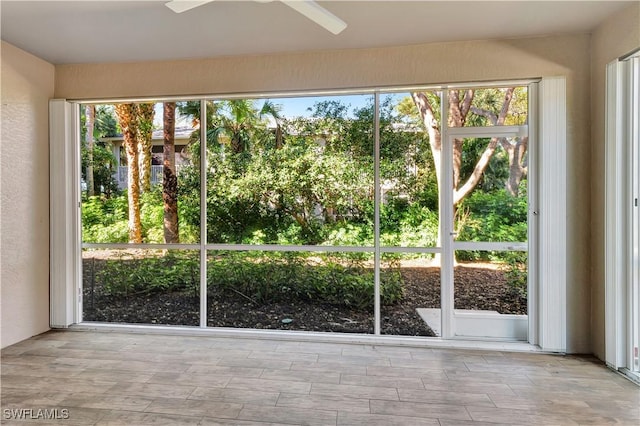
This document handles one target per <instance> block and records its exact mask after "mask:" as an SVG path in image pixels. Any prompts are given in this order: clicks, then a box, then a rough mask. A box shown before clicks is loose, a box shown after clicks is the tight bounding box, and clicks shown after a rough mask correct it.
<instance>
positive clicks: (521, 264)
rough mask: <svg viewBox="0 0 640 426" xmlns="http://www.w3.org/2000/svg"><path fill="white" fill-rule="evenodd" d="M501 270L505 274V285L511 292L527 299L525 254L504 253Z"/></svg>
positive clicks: (518, 252)
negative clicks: (507, 285)
mask: <svg viewBox="0 0 640 426" xmlns="http://www.w3.org/2000/svg"><path fill="white" fill-rule="evenodd" d="M503 270H505V272H506V277H507V284H509V287H511V290H512V291H514V292H515V293H517V294H519V295H520V296H522V297H527V284H528V281H527V253H526V252H521V251H512V252H508V253H506V255H505V264H504V265H503Z"/></svg>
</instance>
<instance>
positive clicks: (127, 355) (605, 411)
mask: <svg viewBox="0 0 640 426" xmlns="http://www.w3.org/2000/svg"><path fill="white" fill-rule="evenodd" d="M1 386H2V404H1V405H2V413H1V414H2V422H3V423H6V424H14V423H15V424H18V423H19V424H23V422H19V421H16V420H7V417H11V416H12V415H15V413H17V412H22V413H23V415H28V416H29V417H37V416H38V413H39V412H38V410H45V409H48V410H50V411H49V413H52V412H54V411H53V410H55V409H57V410H63V409H65V410H68V411H67V413H68V417H69V418H68V419H62V420H58V421H49V422H47V421H44V420H41V419H36V420H30V421H34V422H37V423H38V424H49V423H51V424H64V425H76V424H81V425H93V424H95V425H143V424H154V425H160V424H167V425H181V424H187V425H189V424H194V425H195V424H198V425H258V424H259V425H264V424H270V425H274V424H288V425H291V424H305V425H385V426H386V425H443V426H444V425H471V424H477V425H494V424H510V425H514V424H518V425H525V424H526V425H575V424H591V425H604V424H625V425H634V426H638V425H640V388H639V387H638V386H636V385H634V384H633V383H631V382H629V381H627V380H626V379H624V378H622V377H620V376H619V375H617V374H615V373H613V372H611V371H609V370H608V369H607V368H605V367H604V366H603V365H602V363H601V362H599V361H597V360H595V359H593V358H585V357H576V356H557V355H545V354H539V353H538V354H536V353H507V352H490V351H473V350H463V349H435V348H415V347H392V346H371V345H362V344H353V345H351V344H336V343H315V342H297V341H279V340H275V339H274V340H255V339H253V340H250V339H242V338H225V337H196V336H176V335H159V334H134V333H115V332H78V331H52V332H48V333H45V334H43V335H40V336H37V337H34V338H32V339H29V340H26V341H24V342H21V343H18V344H16V345H13V346H10V347H8V348H6V349H4V350H2V383H1ZM21 409H22V410H29V409H30V410H32V411H31V412H28V411H19V410H21ZM11 410H13V411H11ZM15 410H18V411H15ZM12 413H14V414H12ZM42 413H43V412H42V411H41V412H40V414H42ZM57 414H58V415H59V416H60V417H62V411H58V412H57ZM49 415H51V414H49Z"/></svg>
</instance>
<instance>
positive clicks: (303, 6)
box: [166, 0, 347, 34]
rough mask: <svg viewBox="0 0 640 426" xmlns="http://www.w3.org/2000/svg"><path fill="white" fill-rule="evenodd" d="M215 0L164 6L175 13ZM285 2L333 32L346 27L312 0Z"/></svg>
mask: <svg viewBox="0 0 640 426" xmlns="http://www.w3.org/2000/svg"><path fill="white" fill-rule="evenodd" d="M212 1H215V0H173V1H170V2H168V3H166V6H167V7H168V8H169V9H171V10H173V11H174V12H176V13H182V12H186V11H187V10H191V9H193V8H196V7H198V6H202V5H204V4H207V3H211V2H212ZM254 1H257V2H259V3H269V2H272V1H274V0H254ZM279 1H281V2H282V3H284V4H286V5H287V6H289V7H290V8H292V9H293V10H295V11H296V12H299V13H301V14H302V15H304V16H306V17H307V18H309V19H311V20H312V21H313V22H315V23H316V24H318V25H320V26H321V27H323V28H325V29H327V30H328V31H330V32H332V33H333V34H340V33H341V32H342V30H344V29H345V28H347V24H346V22H344V21H343V20H342V19H340V18H338V17H337V16H336V15H334V14H333V13H331V12H329V11H328V10H327V9H325V8H324V7H322V6H320V5H319V4H318V3H316V2H315V1H314V0H279Z"/></svg>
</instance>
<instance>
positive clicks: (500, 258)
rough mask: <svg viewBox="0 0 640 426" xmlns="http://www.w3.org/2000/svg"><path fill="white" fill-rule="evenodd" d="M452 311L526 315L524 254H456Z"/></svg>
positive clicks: (512, 252)
mask: <svg viewBox="0 0 640 426" xmlns="http://www.w3.org/2000/svg"><path fill="white" fill-rule="evenodd" d="M455 255H456V261H457V264H456V267H455V269H454V273H453V275H454V279H453V281H454V300H455V309H464V310H473V311H490V312H497V313H498V314H517V315H527V252H523V251H482V250H464V251H463V250H457V251H456V252H455Z"/></svg>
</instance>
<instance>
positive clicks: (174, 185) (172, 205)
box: [162, 102, 180, 244]
mask: <svg viewBox="0 0 640 426" xmlns="http://www.w3.org/2000/svg"><path fill="white" fill-rule="evenodd" d="M175 115H176V103H175V102H165V103H164V104H163V116H162V121H163V127H164V145H163V147H164V148H163V163H162V202H163V206H164V242H165V243H166V244H171V243H179V242H180V233H179V229H178V176H177V175H176V149H175Z"/></svg>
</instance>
